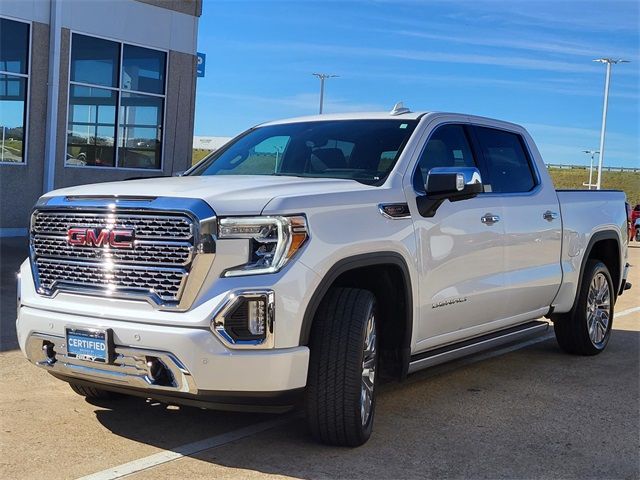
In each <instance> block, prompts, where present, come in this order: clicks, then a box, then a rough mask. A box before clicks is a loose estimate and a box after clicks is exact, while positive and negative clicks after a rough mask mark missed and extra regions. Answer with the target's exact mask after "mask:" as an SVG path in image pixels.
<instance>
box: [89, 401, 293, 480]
mask: <svg viewBox="0 0 640 480" xmlns="http://www.w3.org/2000/svg"><path fill="white" fill-rule="evenodd" d="M299 416H300V414H299V413H293V414H288V415H284V416H280V417H278V418H276V419H274V420H267V421H266V422H260V423H256V424H254V425H249V426H247V427H243V428H239V429H238V430H233V431H231V432H226V433H223V434H221V435H215V436H213V437H209V438H205V439H204V440H199V441H197V442H192V443H187V444H185V445H180V446H178V447H176V448H172V449H171V450H165V451H163V452H159V453H156V454H154V455H149V456H148V457H143V458H139V459H137V460H134V461H132V462H128V463H124V464H122V465H118V466H116V467H112V468H108V469H106V470H102V471H100V472H96V473H92V474H90V475H86V476H84V477H81V478H80V479H78V480H114V479H117V478H122V477H124V476H126V475H131V474H133V473H136V472H141V471H142V470H146V469H148V468H152V467H156V466H158V465H161V464H163V463H167V462H171V461H173V460H177V459H179V458H182V457H186V456H189V455H193V454H195V453H198V452H202V451H203V450H209V449H210V448H214V447H219V446H221V445H225V444H227V443H231V442H234V441H236V440H240V439H242V438H245V437H248V436H250V435H254V434H256V433H260V432H263V431H265V430H269V429H271V428H275V427H279V426H281V425H285V424H287V423H289V422H291V421H293V420H294V419H296V418H298V417H299Z"/></svg>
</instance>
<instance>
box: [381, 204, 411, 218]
mask: <svg viewBox="0 0 640 480" xmlns="http://www.w3.org/2000/svg"><path fill="white" fill-rule="evenodd" d="M378 210H379V211H380V213H381V214H382V216H384V217H387V218H393V219H396V218H409V217H410V212H409V205H407V204H406V203H381V204H380V205H378Z"/></svg>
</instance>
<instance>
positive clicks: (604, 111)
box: [589, 58, 629, 190]
mask: <svg viewBox="0 0 640 480" xmlns="http://www.w3.org/2000/svg"><path fill="white" fill-rule="evenodd" d="M594 62H599V63H605V64H606V65H607V74H606V77H605V81H604V106H603V108H602V129H601V130H600V156H599V157H598V180H597V182H596V190H600V187H601V185H602V161H603V160H604V132H605V130H606V128H607V107H608V105H609V81H610V80H611V65H614V64H616V63H629V61H628V60H622V59H620V58H619V59H613V58H596V59H595V60H594ZM589 183H591V182H589ZM589 188H591V187H589Z"/></svg>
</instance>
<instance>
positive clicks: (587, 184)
mask: <svg viewBox="0 0 640 480" xmlns="http://www.w3.org/2000/svg"><path fill="white" fill-rule="evenodd" d="M583 152H584V153H586V154H587V155H591V162H590V163H589V183H583V184H582V185H584V186H585V187H589V190H591V187H594V186H595V185H594V184H593V158H594V157H595V155H596V154H597V153H600V152H599V151H598V150H583Z"/></svg>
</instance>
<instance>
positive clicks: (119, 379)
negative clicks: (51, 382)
mask: <svg viewBox="0 0 640 480" xmlns="http://www.w3.org/2000/svg"><path fill="white" fill-rule="evenodd" d="M45 342H49V343H51V344H53V351H54V352H55V356H54V358H53V359H51V358H48V357H47V355H46V354H45V352H44V350H43V346H44V345H45V344H46V343H45ZM25 352H26V355H27V358H28V359H29V361H31V362H32V363H33V364H35V365H36V366H38V367H41V368H44V369H45V370H47V371H50V372H52V373H59V374H60V375H64V376H67V377H74V378H80V379H83V380H95V381H97V382H100V383H106V384H109V385H115V386H128V387H135V388H144V389H147V390H150V391H154V390H164V391H173V392H183V393H193V394H195V393H197V392H198V389H197V387H196V384H195V382H194V380H193V377H192V376H191V373H190V372H189V370H187V368H186V367H185V366H184V364H183V363H182V362H181V361H180V360H179V359H178V358H177V357H176V356H175V355H174V354H172V353H170V352H162V351H156V350H147V349H142V348H130V347H124V346H115V348H114V357H115V358H114V362H113V363H112V364H103V363H98V362H88V361H85V360H78V359H76V358H72V357H67V347H66V342H65V337H59V336H54V335H47V334H43V333H32V334H31V335H30V336H29V338H28V339H27V342H26V346H25ZM147 357H154V358H157V359H158V360H159V361H160V362H161V363H162V364H163V365H164V367H165V368H166V369H167V370H168V371H169V372H170V373H171V376H172V384H171V385H156V384H154V383H153V379H152V377H151V373H150V371H149V367H148V366H147Z"/></svg>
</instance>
